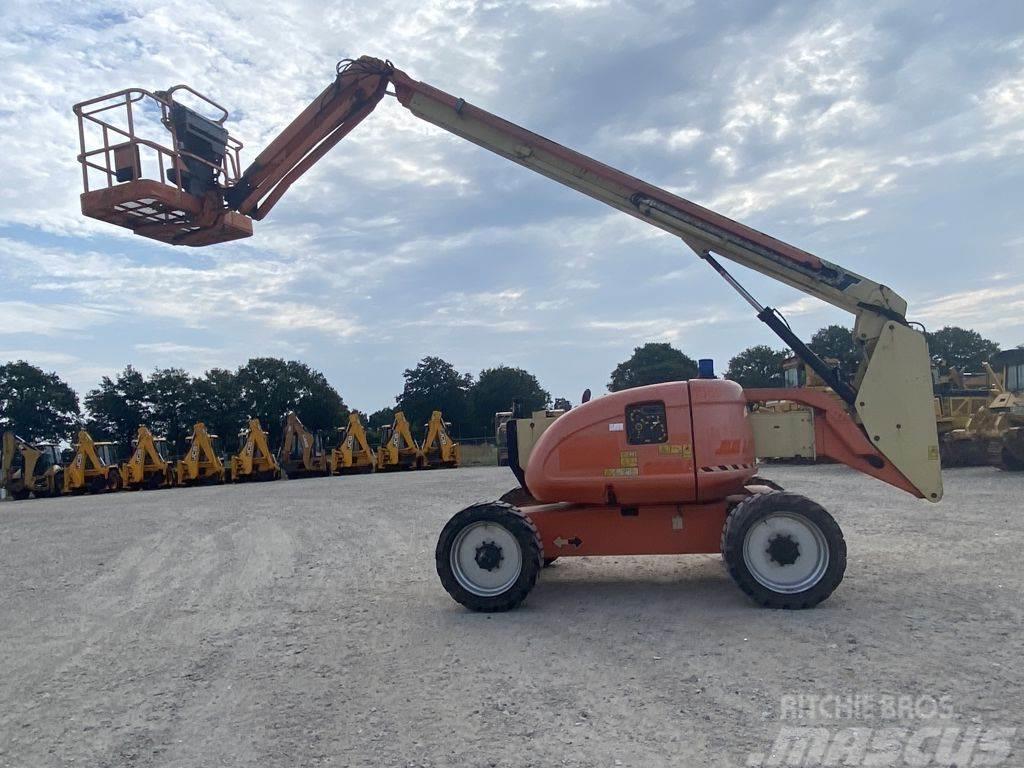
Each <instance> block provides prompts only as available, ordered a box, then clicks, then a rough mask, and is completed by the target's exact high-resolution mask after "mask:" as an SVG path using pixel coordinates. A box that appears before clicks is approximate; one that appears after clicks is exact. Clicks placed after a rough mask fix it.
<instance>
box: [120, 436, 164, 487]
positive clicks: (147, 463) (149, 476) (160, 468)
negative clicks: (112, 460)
mask: <svg viewBox="0 0 1024 768" xmlns="http://www.w3.org/2000/svg"><path fill="white" fill-rule="evenodd" d="M121 481H122V482H123V483H124V487H125V488H126V489H129V490H133V491H137V490H140V489H143V490H155V489H156V488H170V487H172V486H173V485H174V482H175V472H174V460H173V459H172V458H171V456H170V451H169V450H168V447H167V440H165V439H164V438H162V437H153V433H152V432H150V431H149V428H148V427H139V432H138V434H137V435H136V437H135V439H134V440H132V457H131V458H130V459H128V461H126V462H125V463H124V464H122V465H121Z"/></svg>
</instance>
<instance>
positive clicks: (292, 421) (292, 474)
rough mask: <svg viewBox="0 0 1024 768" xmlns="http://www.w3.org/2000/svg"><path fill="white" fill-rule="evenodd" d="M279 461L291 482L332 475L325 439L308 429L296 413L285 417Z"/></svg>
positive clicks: (278, 454)
mask: <svg viewBox="0 0 1024 768" xmlns="http://www.w3.org/2000/svg"><path fill="white" fill-rule="evenodd" d="M277 461H278V463H279V464H280V465H281V469H283V470H284V472H285V474H286V475H287V476H288V479H289V480H291V479H293V478H298V477H315V476H317V475H329V474H331V466H330V457H328V455H327V452H326V451H325V450H324V441H323V437H322V436H321V435H320V433H319V432H317V433H315V434H314V433H313V432H310V431H309V430H308V429H306V427H305V425H304V424H303V423H302V421H300V420H299V417H298V414H296V413H295V412H294V411H290V412H289V413H288V415H287V416H285V417H284V434H283V435H282V437H281V448H280V449H279V450H278V452H277Z"/></svg>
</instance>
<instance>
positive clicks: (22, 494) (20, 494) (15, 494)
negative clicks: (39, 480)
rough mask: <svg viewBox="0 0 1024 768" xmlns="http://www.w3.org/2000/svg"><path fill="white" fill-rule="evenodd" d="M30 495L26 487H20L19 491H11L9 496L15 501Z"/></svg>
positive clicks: (30, 492)
mask: <svg viewBox="0 0 1024 768" xmlns="http://www.w3.org/2000/svg"><path fill="white" fill-rule="evenodd" d="M31 495H32V491H30V490H29V489H28V488H22V489H21V490H20V491H11V498H12V499H14V500H15V501H25V499H27V498H28V497H29V496H31Z"/></svg>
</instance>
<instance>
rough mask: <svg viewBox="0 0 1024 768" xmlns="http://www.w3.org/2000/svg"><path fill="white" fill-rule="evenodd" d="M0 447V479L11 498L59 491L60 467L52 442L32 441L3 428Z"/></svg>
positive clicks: (37, 496) (61, 481)
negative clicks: (0, 447) (4, 430)
mask: <svg viewBox="0 0 1024 768" xmlns="http://www.w3.org/2000/svg"><path fill="white" fill-rule="evenodd" d="M2 451H3V453H2V456H0V465H2V472H0V483H2V487H3V489H4V490H5V491H6V492H7V494H8V495H9V496H10V497H11V498H12V499H27V498H28V497H29V496H31V495H35V497H36V498H39V497H41V496H59V495H60V492H61V489H62V487H63V484H64V477H63V473H64V470H63V468H62V467H61V465H60V450H59V449H58V448H57V445H56V444H55V443H37V444H35V445H32V444H31V443H29V442H28V441H27V440H22V439H21V438H20V437H18V436H17V435H16V434H14V433H13V432H4V437H3V448H2Z"/></svg>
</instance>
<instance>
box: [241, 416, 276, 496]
mask: <svg viewBox="0 0 1024 768" xmlns="http://www.w3.org/2000/svg"><path fill="white" fill-rule="evenodd" d="M238 438H239V439H238V445H239V451H238V453H237V454H235V455H234V456H232V457H231V482H233V483H237V482H240V481H243V480H278V479H280V477H281V466H280V465H279V464H278V463H277V458H276V457H275V456H274V452H273V451H271V450H270V442H269V441H268V440H267V433H266V432H264V431H263V427H262V426H261V425H260V420H259V419H249V426H247V427H246V428H245V429H244V430H242V432H241V434H239V436H238Z"/></svg>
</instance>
